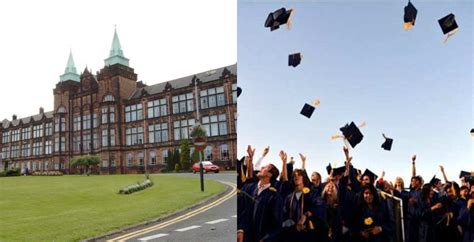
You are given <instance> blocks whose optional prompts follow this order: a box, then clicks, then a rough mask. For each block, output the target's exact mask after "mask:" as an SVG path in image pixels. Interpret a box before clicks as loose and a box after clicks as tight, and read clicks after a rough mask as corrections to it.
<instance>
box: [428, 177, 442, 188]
mask: <svg viewBox="0 0 474 242" xmlns="http://www.w3.org/2000/svg"><path fill="white" fill-rule="evenodd" d="M440 181H441V180H440V179H438V178H436V175H434V176H433V178H431V180H430V185H431V186H432V187H434V186H435V185H436V183H438V182H440Z"/></svg>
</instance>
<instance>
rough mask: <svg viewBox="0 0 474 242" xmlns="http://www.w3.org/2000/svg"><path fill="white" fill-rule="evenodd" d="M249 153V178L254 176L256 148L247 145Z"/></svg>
mask: <svg viewBox="0 0 474 242" xmlns="http://www.w3.org/2000/svg"><path fill="white" fill-rule="evenodd" d="M247 154H248V157H249V158H248V164H247V178H250V179H252V178H253V155H254V154H255V149H252V146H250V145H249V146H247Z"/></svg>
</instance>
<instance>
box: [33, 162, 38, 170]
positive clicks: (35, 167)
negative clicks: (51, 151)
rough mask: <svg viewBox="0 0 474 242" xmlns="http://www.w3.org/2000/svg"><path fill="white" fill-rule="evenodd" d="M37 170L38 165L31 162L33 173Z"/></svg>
mask: <svg viewBox="0 0 474 242" xmlns="http://www.w3.org/2000/svg"><path fill="white" fill-rule="evenodd" d="M37 170H38V163H37V162H33V171H37Z"/></svg>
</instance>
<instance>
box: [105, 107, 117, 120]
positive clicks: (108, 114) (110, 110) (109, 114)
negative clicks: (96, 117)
mask: <svg viewBox="0 0 474 242" xmlns="http://www.w3.org/2000/svg"><path fill="white" fill-rule="evenodd" d="M109 122H110V123H114V122H115V108H114V107H103V108H102V124H107V123H109Z"/></svg>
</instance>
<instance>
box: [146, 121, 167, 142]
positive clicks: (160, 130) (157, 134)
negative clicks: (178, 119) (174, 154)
mask: <svg viewBox="0 0 474 242" xmlns="http://www.w3.org/2000/svg"><path fill="white" fill-rule="evenodd" d="M166 141H168V124H167V123H162V124H154V125H149V126H148V142H149V143H160V142H166Z"/></svg>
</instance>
